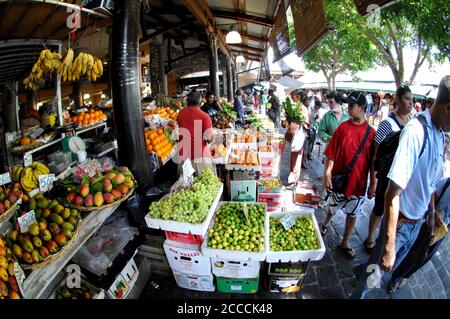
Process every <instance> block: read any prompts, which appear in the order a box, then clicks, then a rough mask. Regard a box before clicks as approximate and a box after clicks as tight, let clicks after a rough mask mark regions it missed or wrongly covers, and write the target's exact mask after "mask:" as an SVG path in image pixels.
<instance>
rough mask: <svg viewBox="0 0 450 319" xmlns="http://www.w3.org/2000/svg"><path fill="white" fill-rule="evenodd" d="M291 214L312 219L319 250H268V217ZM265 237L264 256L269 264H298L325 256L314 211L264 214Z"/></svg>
mask: <svg viewBox="0 0 450 319" xmlns="http://www.w3.org/2000/svg"><path fill="white" fill-rule="evenodd" d="M288 213H289V214H291V215H292V216H295V217H298V218H301V217H303V216H308V217H311V218H312V221H313V224H314V231H315V233H316V236H317V241H318V243H319V249H316V250H291V251H271V250H270V223H269V218H270V217H276V218H279V217H282V216H284V215H286V214H288ZM265 227H266V231H265V236H266V240H265V241H266V242H267V247H268V248H267V254H266V261H267V262H269V263H277V262H298V261H308V260H311V261H314V260H320V259H322V258H323V256H324V255H325V250H326V248H325V244H324V242H323V239H322V235H321V234H320V230H319V225H318V223H317V219H316V217H315V216H314V210H308V211H304V210H303V211H293V212H284V213H282V212H279V213H272V214H270V215H269V214H266V222H265Z"/></svg>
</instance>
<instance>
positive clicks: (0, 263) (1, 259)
mask: <svg viewBox="0 0 450 319" xmlns="http://www.w3.org/2000/svg"><path fill="white" fill-rule="evenodd" d="M0 268H8V261H7V260H6V257H5V256H0Z"/></svg>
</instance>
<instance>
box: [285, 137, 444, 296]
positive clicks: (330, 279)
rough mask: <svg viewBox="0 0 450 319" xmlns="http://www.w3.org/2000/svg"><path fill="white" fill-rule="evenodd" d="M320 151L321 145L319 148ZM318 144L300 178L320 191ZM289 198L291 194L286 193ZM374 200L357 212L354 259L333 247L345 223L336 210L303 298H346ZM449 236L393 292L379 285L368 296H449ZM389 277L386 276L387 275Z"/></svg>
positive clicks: (321, 214) (361, 258)
mask: <svg viewBox="0 0 450 319" xmlns="http://www.w3.org/2000/svg"><path fill="white" fill-rule="evenodd" d="M321 151H322V152H323V149H322V150H321ZM317 153H318V147H317V146H316V147H315V150H314V158H313V160H312V161H311V162H310V167H309V168H308V169H305V170H302V173H301V179H302V180H303V181H308V182H312V183H314V184H316V185H317V186H318V187H319V189H320V191H322V179H321V178H322V173H323V165H322V156H321V155H320V157H319V158H318V157H317ZM289 156H290V155H289V148H287V149H286V152H285V153H284V154H283V156H282V163H284V164H286V165H282V168H283V169H282V172H281V179H282V181H283V182H286V181H287V176H288V174H289V172H288V170H289V168H288V163H289ZM287 198H290V196H287ZM373 204H374V203H373V200H372V201H366V203H365V206H364V209H363V213H362V214H361V216H358V218H357V221H356V226H355V231H354V234H353V236H352V238H351V245H352V247H353V248H354V250H355V252H356V258H355V259H354V260H353V261H349V260H347V259H345V257H344V256H343V254H341V253H340V252H339V251H336V246H337V245H338V244H339V243H340V241H341V239H342V234H343V232H344V225H345V215H344V214H343V213H341V212H338V213H337V214H336V216H335V217H334V218H333V220H332V224H331V227H330V228H329V230H328V232H327V234H326V235H325V236H324V242H325V244H326V245H327V252H326V254H325V256H324V258H323V259H322V260H321V261H319V262H316V263H315V264H314V265H313V267H312V268H311V269H310V272H309V273H308V277H307V278H306V281H305V287H304V291H303V296H304V297H305V298H347V297H348V295H349V294H350V293H351V291H352V289H353V286H354V284H355V283H356V279H355V275H354V274H353V271H352V269H353V266H354V265H357V264H360V263H362V262H366V261H367V259H368V255H367V254H366V252H365V251H364V247H363V241H364V239H365V238H366V236H367V232H368V224H369V216H370V212H371V210H372V207H373ZM325 216H326V213H325V212H324V210H323V209H318V210H317V211H316V217H317V220H318V222H319V223H320V222H322V221H323V220H324V219H325ZM449 248H450V238H449V236H447V238H446V239H445V242H444V243H443V245H442V246H441V248H440V250H439V251H438V252H437V253H436V254H435V256H434V257H433V258H432V259H431V261H430V262H428V263H427V264H426V265H424V267H422V269H420V270H419V271H417V272H416V273H415V274H414V275H413V276H412V277H411V278H410V279H409V280H408V282H407V284H406V285H405V286H404V287H403V288H402V289H399V290H398V291H397V292H396V293H394V294H392V295H390V294H388V293H387V291H386V288H385V285H386V283H384V284H383V286H382V287H381V288H380V289H373V290H372V291H370V292H369V293H368V294H367V298H370V299H405V298H415V299H424V298H425V299H445V298H446V299H450V250H449ZM387 277H388V278H387V279H389V276H387Z"/></svg>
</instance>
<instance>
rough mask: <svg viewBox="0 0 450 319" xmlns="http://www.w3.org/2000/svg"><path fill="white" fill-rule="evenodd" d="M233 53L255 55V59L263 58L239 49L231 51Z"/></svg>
mask: <svg viewBox="0 0 450 319" xmlns="http://www.w3.org/2000/svg"><path fill="white" fill-rule="evenodd" d="M231 52H232V53H236V54H242V55H244V54H247V55H253V56H255V57H258V58H262V55H261V54H257V53H250V52H243V51H241V50H238V49H231Z"/></svg>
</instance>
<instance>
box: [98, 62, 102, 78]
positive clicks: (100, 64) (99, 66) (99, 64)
mask: <svg viewBox="0 0 450 319" xmlns="http://www.w3.org/2000/svg"><path fill="white" fill-rule="evenodd" d="M97 68H98V74H99V75H100V76H102V75H103V63H102V60H100V59H97Z"/></svg>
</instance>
